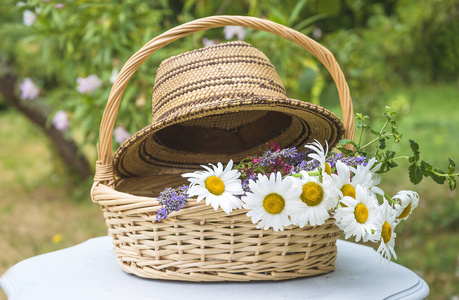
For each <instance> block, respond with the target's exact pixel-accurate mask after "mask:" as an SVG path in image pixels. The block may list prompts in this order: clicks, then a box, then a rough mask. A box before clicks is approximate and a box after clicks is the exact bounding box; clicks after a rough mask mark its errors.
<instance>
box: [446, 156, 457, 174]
mask: <svg viewBox="0 0 459 300" xmlns="http://www.w3.org/2000/svg"><path fill="white" fill-rule="evenodd" d="M448 160H449V165H448V175H451V174H453V173H454V170H455V169H456V164H455V163H454V161H453V160H452V159H451V158H448Z"/></svg>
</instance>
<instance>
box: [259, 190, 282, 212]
mask: <svg viewBox="0 0 459 300" xmlns="http://www.w3.org/2000/svg"><path fill="white" fill-rule="evenodd" d="M263 207H264V208H265V210H266V211H267V212H269V213H270V214H273V215H275V214H278V213H280V212H281V211H283V210H284V207H285V200H284V198H283V197H282V196H281V195H279V194H276V193H272V194H269V195H268V196H266V197H265V199H263Z"/></svg>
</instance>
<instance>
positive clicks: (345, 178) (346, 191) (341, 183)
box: [332, 160, 357, 199]
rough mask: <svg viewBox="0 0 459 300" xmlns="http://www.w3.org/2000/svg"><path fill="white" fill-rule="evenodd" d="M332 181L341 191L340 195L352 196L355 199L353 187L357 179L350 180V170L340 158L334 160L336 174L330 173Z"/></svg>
mask: <svg viewBox="0 0 459 300" xmlns="http://www.w3.org/2000/svg"><path fill="white" fill-rule="evenodd" d="M332 178H333V183H334V186H336V188H338V189H339V190H340V191H341V194H340V196H341V197H346V196H348V197H352V198H354V199H355V188H356V186H357V181H353V180H352V181H351V170H350V169H349V167H348V166H347V165H346V164H344V163H342V162H341V161H340V160H338V161H337V162H336V174H333V175H332Z"/></svg>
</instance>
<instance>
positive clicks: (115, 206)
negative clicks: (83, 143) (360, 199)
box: [93, 175, 339, 281]
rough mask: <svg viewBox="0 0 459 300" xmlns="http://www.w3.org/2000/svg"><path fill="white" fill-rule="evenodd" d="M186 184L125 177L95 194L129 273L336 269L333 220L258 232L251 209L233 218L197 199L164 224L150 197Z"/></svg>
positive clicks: (198, 275)
mask: <svg viewBox="0 0 459 300" xmlns="http://www.w3.org/2000/svg"><path fill="white" fill-rule="evenodd" d="M148 183H150V185H149V184H148ZM151 183H154V184H151ZM183 183H184V182H183V179H182V178H180V176H179V175H161V176H151V177H145V178H129V179H121V180H118V181H117V182H116V185H115V186H116V188H115V189H113V188H111V187H108V186H104V185H99V186H98V187H97V189H95V190H94V191H93V197H94V200H95V201H97V202H98V203H99V204H100V205H101V208H102V210H103V211H104V215H105V218H106V222H107V225H108V227H109V230H108V232H109V235H110V236H112V238H113V242H114V246H115V247H114V249H115V254H116V256H117V258H118V262H119V263H120V265H121V267H122V268H123V270H125V271H126V272H127V273H132V274H135V275H137V276H140V277H146V278H155V279H168V280H185V281H252V280H283V279H291V278H297V277H305V276H314V275H319V274H324V273H329V272H332V271H333V270H334V268H335V259H336V252H337V249H336V240H337V238H338V236H339V229H338V228H337V227H336V225H335V223H334V219H333V218H329V219H328V220H327V221H326V222H325V224H323V225H321V226H314V227H313V226H307V227H304V228H299V227H298V226H288V227H286V228H284V231H278V232H274V231H273V230H272V229H269V230H261V229H257V228H256V225H254V224H252V221H251V219H250V218H249V217H247V216H246V213H247V210H244V209H238V210H234V211H233V212H232V213H231V214H230V215H227V214H226V213H225V212H223V211H221V210H219V211H217V212H216V211H215V210H214V209H213V208H212V207H211V206H206V205H205V201H201V202H199V203H198V202H196V200H194V199H190V201H189V204H188V205H187V206H186V207H185V208H183V209H181V210H180V211H178V212H174V213H173V214H172V216H170V217H168V218H166V219H164V220H162V221H160V222H158V221H156V211H157V210H158V209H159V208H161V206H160V204H159V203H158V202H157V201H156V200H155V198H151V196H152V195H149V194H148V193H147V192H146V191H148V190H150V191H152V190H158V188H159V187H160V188H159V189H161V190H163V189H164V188H165V187H170V186H180V185H181V184H183ZM136 188H139V189H136ZM156 195H157V194H156Z"/></svg>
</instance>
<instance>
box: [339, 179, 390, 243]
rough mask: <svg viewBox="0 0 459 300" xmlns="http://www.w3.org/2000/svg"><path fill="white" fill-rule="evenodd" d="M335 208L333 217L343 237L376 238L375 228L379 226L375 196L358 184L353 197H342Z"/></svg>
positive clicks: (379, 218) (379, 219)
mask: <svg viewBox="0 0 459 300" xmlns="http://www.w3.org/2000/svg"><path fill="white" fill-rule="evenodd" d="M341 202H342V203H343V204H344V206H340V207H339V208H338V209H337V210H336V214H335V219H336V224H337V225H338V227H339V228H340V229H341V230H343V232H344V234H345V238H346V239H348V238H349V237H351V236H355V241H356V242H358V241H360V239H362V240H363V241H364V242H367V241H375V240H378V239H379V237H378V235H377V233H376V232H377V230H378V229H379V228H381V226H382V222H381V216H380V208H379V205H378V202H377V200H376V197H375V196H374V195H372V194H369V193H368V190H367V189H366V188H364V187H362V186H360V185H357V188H356V197H355V199H354V198H352V197H349V196H346V197H344V198H343V199H342V200H341Z"/></svg>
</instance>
